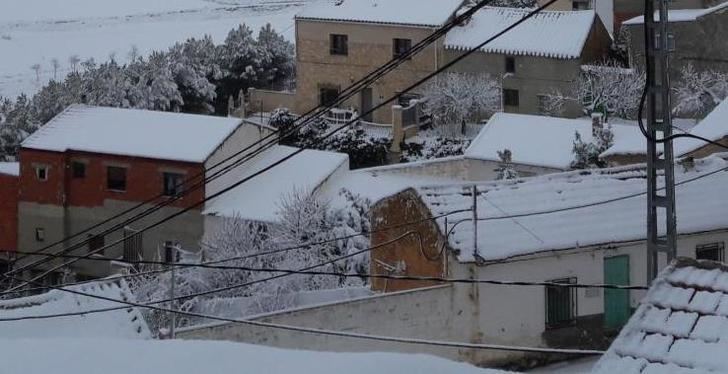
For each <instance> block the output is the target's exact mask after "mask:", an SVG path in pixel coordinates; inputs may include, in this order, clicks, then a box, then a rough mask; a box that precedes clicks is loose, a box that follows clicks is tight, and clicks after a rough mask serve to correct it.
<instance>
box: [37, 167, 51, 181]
mask: <svg viewBox="0 0 728 374" xmlns="http://www.w3.org/2000/svg"><path fill="white" fill-rule="evenodd" d="M35 176H36V177H37V178H38V180H39V181H44V182H45V181H47V180H48V167H47V166H36V167H35Z"/></svg>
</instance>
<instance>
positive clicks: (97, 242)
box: [88, 235, 106, 255]
mask: <svg viewBox="0 0 728 374" xmlns="http://www.w3.org/2000/svg"><path fill="white" fill-rule="evenodd" d="M105 245H106V240H105V239H104V237H103V236H101V235H89V238H88V251H89V253H94V254H100V255H103V254H104V251H101V250H100V249H101V248H104V246H105ZM96 251H98V252H96Z"/></svg>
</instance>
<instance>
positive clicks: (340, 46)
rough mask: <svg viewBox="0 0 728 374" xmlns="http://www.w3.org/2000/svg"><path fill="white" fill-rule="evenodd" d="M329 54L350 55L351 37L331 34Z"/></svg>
mask: <svg viewBox="0 0 728 374" xmlns="http://www.w3.org/2000/svg"><path fill="white" fill-rule="evenodd" d="M329 38H330V45H329V52H330V53H331V54H332V55H339V56H347V55H348V54H349V37H348V36H347V35H340V34H331V35H330V36H329Z"/></svg>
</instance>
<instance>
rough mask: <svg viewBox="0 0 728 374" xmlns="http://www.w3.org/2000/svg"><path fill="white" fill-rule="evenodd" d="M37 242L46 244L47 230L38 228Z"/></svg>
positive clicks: (36, 230) (36, 231)
mask: <svg viewBox="0 0 728 374" xmlns="http://www.w3.org/2000/svg"><path fill="white" fill-rule="evenodd" d="M35 241H37V242H44V241H45V229H44V228H41V227H38V228H36V229H35Z"/></svg>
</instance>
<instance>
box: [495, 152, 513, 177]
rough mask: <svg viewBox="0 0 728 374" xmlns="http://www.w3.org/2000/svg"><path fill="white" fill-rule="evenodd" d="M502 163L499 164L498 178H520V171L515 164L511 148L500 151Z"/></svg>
mask: <svg viewBox="0 0 728 374" xmlns="http://www.w3.org/2000/svg"><path fill="white" fill-rule="evenodd" d="M498 158H500V164H499V165H498V169H497V171H498V175H497V176H496V180H508V179H518V171H517V170H516V168H515V167H514V166H513V153H512V152H511V150H510V149H504V150H502V151H498Z"/></svg>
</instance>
